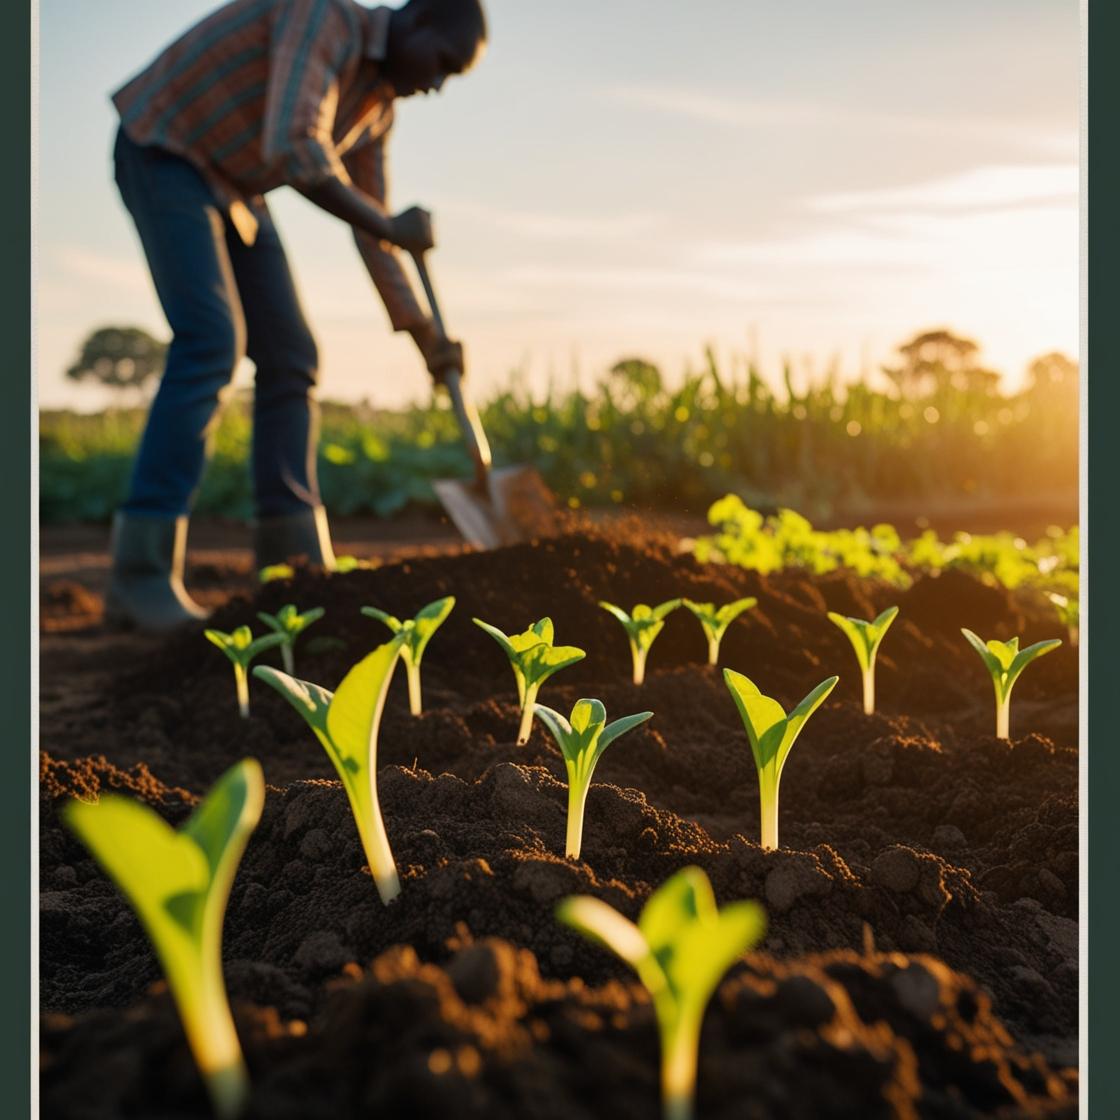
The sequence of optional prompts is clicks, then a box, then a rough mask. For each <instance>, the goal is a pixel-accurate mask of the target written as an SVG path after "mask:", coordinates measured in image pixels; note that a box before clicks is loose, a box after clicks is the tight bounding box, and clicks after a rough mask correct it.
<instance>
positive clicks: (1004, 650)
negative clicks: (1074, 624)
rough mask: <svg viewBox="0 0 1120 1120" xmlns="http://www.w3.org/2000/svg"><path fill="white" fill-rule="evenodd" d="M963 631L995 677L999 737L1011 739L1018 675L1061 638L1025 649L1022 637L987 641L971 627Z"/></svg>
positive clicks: (1056, 646)
mask: <svg viewBox="0 0 1120 1120" xmlns="http://www.w3.org/2000/svg"><path fill="white" fill-rule="evenodd" d="M961 633H962V634H963V635H964V636H965V638H967V639H968V644H969V645H970V646H972V648H973V649H974V650H976V652H977V653H978V654H980V658H981V660H982V661H983V662H984V665H985V667H986V668H987V670H988V672H989V673H990V674H991V677H992V685H993V687H994V688H995V693H996V738H997V739H1009V738H1010V737H1011V690H1012V689H1013V688H1014V687H1015V682H1016V681H1017V680H1018V679H1019V674H1020V673H1022V671H1023V670H1024V669H1025V668H1026V667H1027V666H1028V665H1029V664H1030V663H1031V662H1032V661H1034V660H1035V658H1037V657H1041V656H1042V655H1043V654H1044V653H1049V652H1050V651H1051V650H1055V649H1057V648H1058V646H1060V645H1061V644H1062V642H1061V639H1060V638H1050V639H1048V640H1046V641H1044V642H1035V644H1034V645H1033V646H1027V648H1026V649H1023V650H1021V649H1020V648H1019V639H1018V638H1012V639H1011V641H1009V642H1001V641H999V640H998V639H996V638H992V639H991V641H989V642H985V641H984V639H983V638H981V637H979V636H978V635H976V634H974V633H973V632H972V631H971V630H968V629H965V628H964V627H962V628H961Z"/></svg>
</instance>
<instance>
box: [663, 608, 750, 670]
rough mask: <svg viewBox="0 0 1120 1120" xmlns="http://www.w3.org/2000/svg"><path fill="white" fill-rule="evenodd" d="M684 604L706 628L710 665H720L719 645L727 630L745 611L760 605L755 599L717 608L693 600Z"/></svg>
mask: <svg viewBox="0 0 1120 1120" xmlns="http://www.w3.org/2000/svg"><path fill="white" fill-rule="evenodd" d="M682 603H683V604H684V606H686V607H688V609H689V610H690V611H692V613H693V614H694V615H695V616H696V617H697V619H698V620H699V622H700V625H701V626H703V627H704V635H705V637H707V639H708V664H709V665H718V664H719V644H720V642H722V641H723V636H724V634H726V633H727V628H728V627H729V626H730V625H731V624H732V623H733V622H734V621H735V619H737V618H738V617H739V615H741V614H742V613H743V612H744V611H749V610H750V609H751V607H754V606H757V605H758V600H757V599H755V598H748V599H736V600H735V602H734V603H727V604H725V605H724V606H722V607H717V606H715V605H714V604H713V603H694V602H693V601H692V600H691V599H683V600H682Z"/></svg>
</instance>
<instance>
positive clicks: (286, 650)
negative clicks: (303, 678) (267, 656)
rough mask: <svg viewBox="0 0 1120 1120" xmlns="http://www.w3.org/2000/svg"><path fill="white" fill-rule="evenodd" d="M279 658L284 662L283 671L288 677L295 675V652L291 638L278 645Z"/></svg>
mask: <svg viewBox="0 0 1120 1120" xmlns="http://www.w3.org/2000/svg"><path fill="white" fill-rule="evenodd" d="M280 658H281V660H282V661H283V662H284V672H285V673H287V674H288V676H289V677H294V676H295V675H296V654H295V648H294V646H293V644H292V641H291V639H289V640H288V641H286V642H284V643H283V645H281V646H280Z"/></svg>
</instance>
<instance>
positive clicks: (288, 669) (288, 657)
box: [257, 603, 325, 674]
mask: <svg viewBox="0 0 1120 1120" xmlns="http://www.w3.org/2000/svg"><path fill="white" fill-rule="evenodd" d="M324 613H325V612H324V611H323V608H322V607H312V608H311V610H309V611H304V612H303V614H300V613H299V611H298V610H297V609H296V607H295V606H294V605H293V604H291V603H285V604H284V606H282V607H281V608H280V609H279V610H278V611H277V612H276V613H275V614H265V612H264V611H258V612H257V618H259V619H260V620H261V622H263V623H264V624H265V626H267V627H268V628H269V629H270V630H271V631H272V632H273V633H274V634H279V635H280V636H281V637H282V638H283V639H284V641H283V642H282V643H281V645H280V656H281V657H282V658H283V660H284V672H285V673H289V674H291V673H294V672H295V671H296V669H295V664H296V658H295V646H296V638H298V637H299V636H300V634H302V633H303V632H304V630H306V629H307V628H308V627H309V626H310V625H311V624H312V623H313V622H318V621H319V619H321V618H322V617H323V614H324Z"/></svg>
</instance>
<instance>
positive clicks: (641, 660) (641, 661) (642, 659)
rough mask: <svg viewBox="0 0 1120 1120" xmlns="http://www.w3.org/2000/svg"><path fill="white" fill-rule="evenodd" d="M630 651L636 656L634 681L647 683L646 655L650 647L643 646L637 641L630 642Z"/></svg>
mask: <svg viewBox="0 0 1120 1120" xmlns="http://www.w3.org/2000/svg"><path fill="white" fill-rule="evenodd" d="M630 652H631V653H632V654H633V657H634V683H635V684H645V680H646V655H647V654H648V653H649V647H648V646H647V647H646V648H644V649H643V648H642V647H641V646H639V645H638V643H637V642H631V643H630Z"/></svg>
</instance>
